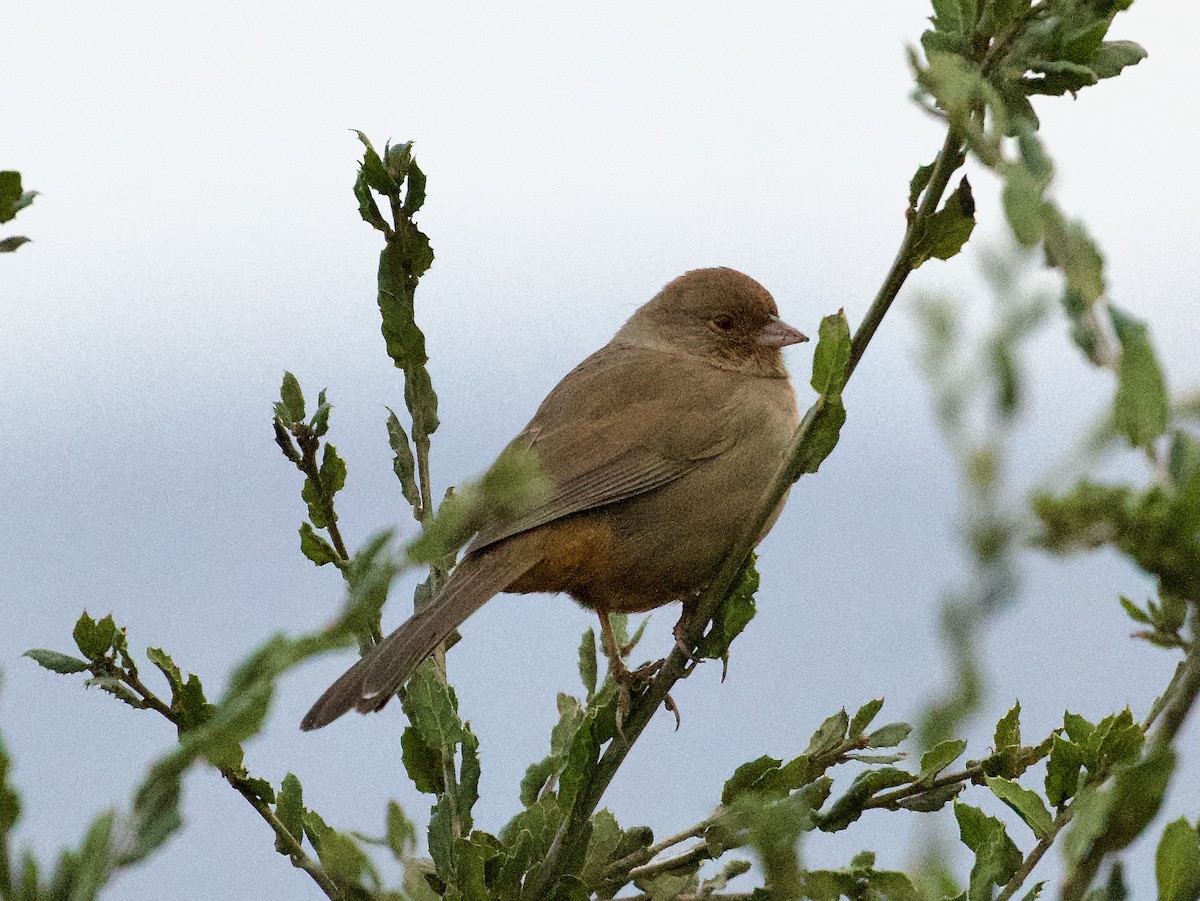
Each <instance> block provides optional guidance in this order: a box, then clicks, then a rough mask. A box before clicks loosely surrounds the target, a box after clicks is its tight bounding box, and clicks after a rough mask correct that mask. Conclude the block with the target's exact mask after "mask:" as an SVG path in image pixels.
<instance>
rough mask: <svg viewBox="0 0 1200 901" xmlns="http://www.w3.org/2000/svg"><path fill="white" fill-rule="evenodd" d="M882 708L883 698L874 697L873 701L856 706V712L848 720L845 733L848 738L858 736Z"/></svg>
mask: <svg viewBox="0 0 1200 901" xmlns="http://www.w3.org/2000/svg"><path fill="white" fill-rule="evenodd" d="M881 709H883V698H876V699H875V700H873V701H867V703H865V704H863V705H862V706H861V707H859V708H858V712H857V713H855V714H854V717H853V718H852V719H851V720H850V729H849V731H848V732H847V733H846V737H847V738H849V739H852V740H853V739H856V738H859V737H860V736H861V735H862V734H863V732H865V731H866V729H867V727H868V726H869V725H871V722H872V721H873V720H874V719H875V717H876V715H877V714H878V713H879V711H880V710H881Z"/></svg>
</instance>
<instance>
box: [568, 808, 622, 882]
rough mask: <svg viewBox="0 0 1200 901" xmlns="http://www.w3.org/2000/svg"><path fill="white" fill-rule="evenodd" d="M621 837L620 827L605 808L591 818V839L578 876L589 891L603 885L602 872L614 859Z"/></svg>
mask: <svg viewBox="0 0 1200 901" xmlns="http://www.w3.org/2000/svg"><path fill="white" fill-rule="evenodd" d="M621 837H622V832H621V827H620V825H618V823H617V820H616V817H614V816H613V815H612V813H610V812H609V810H608V809H607V808H604V809H601V810H599V811H597V812H596V813H595V814H594V815H593V816H592V838H591V841H589V842H588V847H587V858H586V860H585V861H584V864H583V869H582V871H581V872H580V874H579V877H580V879H582V880H583V884H584V885H586V886H587V887H588V889H589V890H590V891H592V892H595V891H597V890H598V889H599V888H600V887H601V885H603V883H604V878H603V877H604V870H605V868H606V867H607V866H608V864H609V863H610V862H611V861H613V860H615V859H616V851H617V846H618V845H619V844H620V843H621Z"/></svg>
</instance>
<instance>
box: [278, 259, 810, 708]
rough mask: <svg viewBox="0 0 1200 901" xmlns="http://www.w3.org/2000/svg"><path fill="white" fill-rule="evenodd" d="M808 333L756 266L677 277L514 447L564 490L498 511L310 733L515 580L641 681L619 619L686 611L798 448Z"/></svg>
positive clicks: (342, 685)
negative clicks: (565, 608) (585, 617)
mask: <svg viewBox="0 0 1200 901" xmlns="http://www.w3.org/2000/svg"><path fill="white" fill-rule="evenodd" d="M806 340H807V338H805V336H804V335H802V334H801V333H800V332H799V331H797V330H796V329H794V328H792V326H790V325H788V324H787V323H786V322H784V321H782V320H781V319H780V318H779V310H778V308H777V307H776V305H775V301H774V300H773V299H772V298H771V295H770V294H769V293H768V292H767V290H766V289H765V288H763V287H762V285H760V284H759V283H758V282H756V281H754V280H753V279H752V278H750V277H749V276H746V275H743V274H741V273H740V272H736V271H734V270H732V269H725V268H720V269H698V270H695V271H693V272H688V273H687V274H685V275H682V276H680V277H679V278H677V279H675V280H674V281H672V282H671V283H670V284H668V285H667V286H666V287H665V288H663V289H662V290H661V291H660V292H659V293H658V294H657V295H655V296H654V297H653V298H652V299H651V300H650V301H649V302H648V303H646V304H644V305H643V306H642V307H640V308H639V309H638V310H637V311H636V312H635V313H634V314H633V316H631V317H630V318H629V321H628V322H626V323H625V325H624V326H623V327H622V328H621V329H620V331H618V332H617V334H616V336H615V337H614V338H613V339H612V341H610V342H609V343H608V344H606V345H605V346H604V347H602V348H600V350H598V351H596V352H595V353H594V354H592V355H591V356H590V357H588V358H587V359H586V360H584V361H583V362H582V363H580V364H579V365H578V366H577V367H575V369H574V370H572V371H571V372H570V373H569V374H568V375H567V376H566V377H565V378H564V379H563V380H562V381H561V382H559V383H558V385H557V386H556V387H555V388H554V390H553V391H551V392H550V394H549V396H548V397H547V398H546V399H545V401H543V402H542V405H541V407H539V408H538V411H537V414H536V415H535V416H534V417H533V420H532V421H531V422H530V423H529V425H528V426H526V427H525V429H524V430H523V431H522V432H521V434H520V435H518V436H517V438H516V439H515V440H514V441H513V442H512V444H511V445H510V447H515V448H526V449H528V450H530V451H532V453H533V455H534V456H535V458H536V460H537V462H538V464H539V466H540V469H541V471H542V473H543V474H544V475H545V476H546V477H547V479H548V480H549V483H550V489H549V490H548V492H546V493H545V494H544V495H542V496H540V497H539V498H538V499H537V501H536V502H535V503H532V504H529V505H526V506H525V507H524V508H521V509H517V510H510V511H505V512H503V513H499V514H494V515H493V516H491V518H490V519H489V520H487V521H485V522H483V523H482V524H481V526H480V527H479V530H478V532H477V533H476V535H475V538H474V540H473V541H472V542H471V544H470V546H469V547H468V548H467V550H466V552H465V553H464V555H463V558H462V561H461V562H460V563H459V564H458V566H457V567H456V568H455V569H454V570H453V572H452V573H451V574H450V578H449V580H448V581H447V582H446V584H445V586H444V587H443V588H442V590H441V591H440V592H439V593H438V595H437V596H436V597H434V598H433V600H432V602H431V603H430V604H429V605H428V606H427V607H426V608H425V609H424V610H422V611H421V612H420V613H418V614H416V615H415V616H413V617H412V618H411V619H409V620H408V621H407V622H405V623H404V624H403V625H402V626H400V628H398V629H396V631H394V632H392V633H391V634H390V635H388V636H387V638H385V639H384V640H383V641H382V642H380V643H379V644H378V645H376V646H375V647H374V648H372V649H371V650H370V651H368V652H367V654H366V655H365V656H364V657H363V658H362V659H361V660H359V661H358V662H357V663H356V664H354V666H352V667H350V669H349V670H347V671H346V673H344V674H343V675H342V677H341V678H339V679H338V680H337V681H336V682H334V683H333V685H332V686H330V687H329V689H328V690H327V691H326V692H325V693H324V694H323V695H322V696H321V697H320V699H319V700H318V701H317V702H316V703H315V704H314V705H313V707H312V709H311V710H309V712H308V714H307V715H306V716H305V717H304V720H303V722H302V723H301V728H302V729H305V730H308V729H319V728H321V727H322V726H325V725H328V724H329V723H331V722H333V721H334V720H335V719H337V718H338V717H339V716H341V715H342V714H343V713H346V712H347V711H348V710H351V709H357V710H359V711H361V712H366V711H372V710H379V709H380V708H381V707H383V706H384V704H386V703H387V702H388V700H389V699H390V698H391V697H392V695H393V694H395V692H396V691H397V690H398V689H399V688H400V686H401V685H403V683H404V681H405V680H406V679H407V678H408V677H409V675H411V673H412V671H413V670H414V669H415V668H416V667H417V665H418V664H419V663H421V661H422V660H424V659H425V658H426V657H428V656H429V655H430V654H431V653H432V652H433V650H434V649H435V648H436V647H437V646H438V645H439V644H441V643H442V642H443V641H445V639H446V638H447V637H448V636H449V635H450V634H451V633H452V632H453V631H454V630H455V629H456V628H457V627H458V626H459V625H461V624H462V622H463V621H464V620H466V619H467V617H469V616H470V615H471V614H472V613H474V612H475V611H476V610H478V609H479V608H480V607H482V606H483V605H484V603H486V602H487V601H488V600H489V599H490V598H492V597H493V596H494V595H496V594H498V593H500V592H506V591H507V592H519V593H527V592H565V593H566V594H568V595H570V596H571V597H572V598H574V599H575V600H576V601H578V602H579V603H580V604H582V605H584V606H585V607H590V608H591V609H593V610H595V611H596V612H597V613H598V614H599V615H600V626H601V636H602V639H603V641H602V643H603V645H604V649H605V652H606V653H607V655H608V657H609V660H610V666H611V668H612V672H613V674H614V676H615V677H616V678H617V679H618V680H619V681H626V682H627V681H628V680H629V678H630V673H629V671H628V670H627V669H626V668H625V665H624V663H623V662H622V660H621V655H620V650H619V649H618V648H617V646H616V641H615V639H614V637H613V632H612V627H611V625H610V624H609V619H608V614H610V613H636V612H642V611H646V610H651V609H653V608H655V607H660V606H662V605H664V604H667V603H670V602H672V601H683V602H684V613H685V616H686V614H687V609H688V606H687V605H688V603H689V601H692V600H694V599H695V598H696V596H697V594H698V593H699V591H700V590H701V589H703V588H704V586H705V585H706V584H707V582H708V581H709V580H710V579H711V578H712V577H713V576H714V575H715V573H716V570H717V568H718V567H719V566H720V564H721V561H722V558H723V557H724V555H725V553H726V551H727V550H728V548H729V546H730V544H731V543H732V541H733V540H734V537H735V536H736V534H737V529H738V526H739V524H740V523H742V522H743V521H744V520H745V519H746V518H748V517H752V516H754V515H755V514H756V513H757V512H758V509H759V505H760V504H761V503H762V501H763V496H764V493H765V491H766V489H767V486H768V485H769V483H770V480H771V478H772V476H773V475H774V474H775V471H776V469H777V467H778V466H779V464H780V462H781V460H782V459H783V454H784V451H785V449H786V448H787V446H788V442H789V441H790V439H791V437H792V434H793V432H794V431H795V429H796V426H797V424H798V421H799V418H798V414H797V410H796V398H795V393H794V392H793V390H792V386H791V383H790V381H789V379H788V374H787V370H786V369H785V368H784V365H783V357H782V354H781V353H780V349H781V348H783V347H785V346H787V345H789V344H795V343H797V342H800V341H806ZM778 513H779V510H778V509H777V510H776V511H775V515H778ZM775 515H773V516H772V518H771V520H770V522H768V525H767V527H766V529H769V528H770V526H771V524H773V523H774V519H775ZM766 529H764V531H763V534H764V535H765V534H766ZM761 537H762V536H760V538H761ZM681 622H682V620H681ZM677 634H679V633H678V631H677Z"/></svg>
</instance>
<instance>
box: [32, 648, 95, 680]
mask: <svg viewBox="0 0 1200 901" xmlns="http://www.w3.org/2000/svg"><path fill="white" fill-rule="evenodd" d="M21 656H22V657H28V658H29V659H30V660H33V661H35V662H36V663H37V664H38V665H39V666H42V667H45V668H46V669H48V670H50V672H52V673H62V674H63V675H67V674H69V673H82V672H86V671H87V669H88V667H89V666H90V664H89V663H88V662H87V661H86V660H80V659H79V658H78V657H71V656H70V655H68V654H60V653H59V652H58V651H48V650H46V649H45V648H31V649H30V650H28V651H26V652H25V653H24V654H22V655H21Z"/></svg>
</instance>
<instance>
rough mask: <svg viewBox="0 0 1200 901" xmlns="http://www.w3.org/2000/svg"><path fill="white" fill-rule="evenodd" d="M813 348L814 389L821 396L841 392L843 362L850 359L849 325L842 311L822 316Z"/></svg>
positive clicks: (844, 365)
mask: <svg viewBox="0 0 1200 901" xmlns="http://www.w3.org/2000/svg"><path fill="white" fill-rule="evenodd" d="M817 335H818V337H817V349H816V350H815V351H813V365H812V379H811V384H812V387H813V390H814V391H816V392H817V393H818V394H820V395H821V396H823V397H827V396H832V395H840V394H841V393H842V389H843V388H844V387H845V386H846V379H847V375H846V364H847V363H848V362H849V360H850V324H849V323H848V322H847V321H846V314H845V311H843V310H838V312H836V313H834V314H832V315H830V316H825V317H824V318H823V319H822V320H821V325H820V327H819V330H818V332H817Z"/></svg>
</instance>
